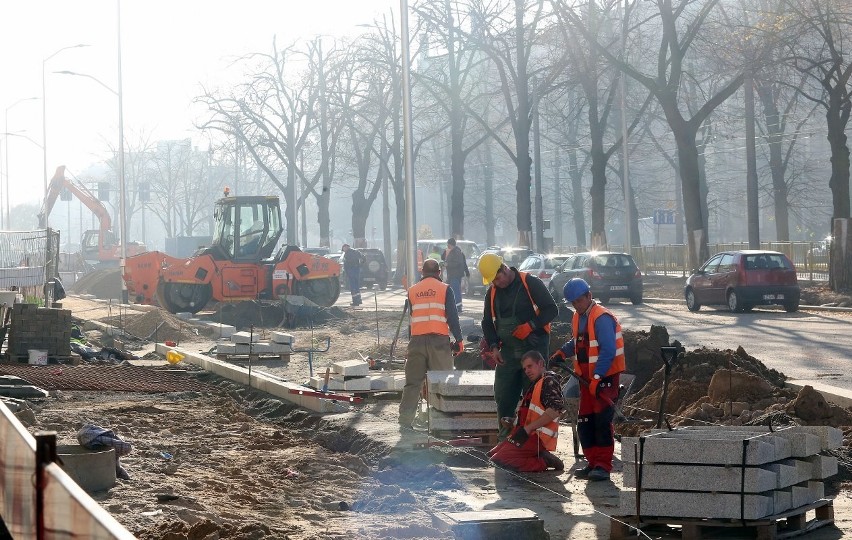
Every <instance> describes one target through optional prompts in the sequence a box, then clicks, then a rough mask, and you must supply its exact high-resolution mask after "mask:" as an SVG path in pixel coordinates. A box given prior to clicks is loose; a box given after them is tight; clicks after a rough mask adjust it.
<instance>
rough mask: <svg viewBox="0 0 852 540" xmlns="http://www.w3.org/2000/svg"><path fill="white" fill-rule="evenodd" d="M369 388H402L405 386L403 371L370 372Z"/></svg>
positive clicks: (394, 389)
mask: <svg viewBox="0 0 852 540" xmlns="http://www.w3.org/2000/svg"><path fill="white" fill-rule="evenodd" d="M369 379H370V390H388V391H397V390H402V389H403V387H404V386H405V373H403V372H398V371H397V372H391V371H389V372H385V373H377V374H370V376H369Z"/></svg>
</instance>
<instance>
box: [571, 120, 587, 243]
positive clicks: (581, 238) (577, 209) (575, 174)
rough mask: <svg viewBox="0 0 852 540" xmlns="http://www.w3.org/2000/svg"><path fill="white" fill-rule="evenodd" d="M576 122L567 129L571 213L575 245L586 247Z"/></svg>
mask: <svg viewBox="0 0 852 540" xmlns="http://www.w3.org/2000/svg"><path fill="white" fill-rule="evenodd" d="M577 124H578V122H574V123H572V125H571V127H570V128H569V129H568V148H569V150H568V174H569V175H570V177H571V195H572V197H571V199H572V200H571V213H572V215H573V218H574V236H575V238H576V239H577V247H578V248H585V247H586V218H585V205H584V204H583V171H581V170H580V160H579V159H577V148H578V147H579V143H578V142H577Z"/></svg>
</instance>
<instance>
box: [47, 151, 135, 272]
mask: <svg viewBox="0 0 852 540" xmlns="http://www.w3.org/2000/svg"><path fill="white" fill-rule="evenodd" d="M63 189H67V190H68V191H70V192H71V193H72V194H73V195H75V196H76V197H77V199H79V200H80V202H81V203H83V204H85V205H86V207H87V208H88V209H89V210H91V211H92V213H94V214H95V215H96V216H97V217H98V222H99V223H100V226H99V228H97V229H92V230H88V231H85V232H84V233H83V238H82V239H81V241H80V252H81V254H82V256H83V259H84V260H85V261H97V263H98V264H99V265H101V266H118V262H119V260H120V259H121V244H120V243H119V241H118V239H117V238H116V235H115V233H114V232H113V231H112V219H111V218H110V217H109V212H107V209H106V207H104V205H103V203H102V202H101V201H99V200H98V198H97V197H95V196H94V195H93V194H92V192H91V191H89V190H88V189H86V188H85V187H84V186H82V185H78V184H76V183H74V182H72V181H71V180H69V179H67V178H65V166H64V165H60V166H59V167H57V168H56V173H55V174H54V175H53V178H51V179H50V184H48V186H47V195H46V196H45V198H44V204H43V205H42V207H41V211H40V212H39V214H38V225H39V227H40V228H42V229H45V228H47V219H48V218H49V217H50V212H51V210H53V205H54V204H55V203H56V199H57V198H58V197H59V194H60V193H61V192H62V190H63ZM143 251H145V245H144V244H142V243H140V242H128V244H127V255H137V254H139V253H142V252H143Z"/></svg>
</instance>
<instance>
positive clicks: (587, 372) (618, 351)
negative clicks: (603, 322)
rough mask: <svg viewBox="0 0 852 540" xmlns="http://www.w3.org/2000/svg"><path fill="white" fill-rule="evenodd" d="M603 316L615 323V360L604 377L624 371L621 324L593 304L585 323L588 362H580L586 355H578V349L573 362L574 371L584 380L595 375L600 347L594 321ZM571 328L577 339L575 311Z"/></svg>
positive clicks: (606, 310) (578, 321) (599, 306)
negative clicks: (607, 316) (610, 318)
mask: <svg viewBox="0 0 852 540" xmlns="http://www.w3.org/2000/svg"><path fill="white" fill-rule="evenodd" d="M604 314H607V315H609V316H610V317H612V318H613V320H614V321H615V358H613V359H612V364H611V365H610V366H609V370H607V372H606V375H605V377H609V376H610V375H615V374H616V373H621V372H622V371H624V370H625V362H624V336H623V335H622V333H621V323H619V322H618V318H616V316H615V315H613V314H612V312H611V311H609V310H608V309H607V308H605V307H603V306H602V305H600V304H597V303H595V304H592V307H591V309H589V318H588V321H587V322H586V334H587V336H588V341H587V345H586V349H587V353H588V355H587V356H588V362H583V361H582V360H583V358H581V356H586V355H582V354H580V353H581V351H580V350H579V349H578V350H577V353H578V354H577V359H576V360H574V371H576V372H577V373H578V374H580V375H581V376H583V377H586V378H591V377H592V375H594V373H595V365H596V364H597V362H598V356H599V355H600V345H599V344H598V340H597V337H596V336H595V321H596V320H597V319H598V317H600V316H601V315H604ZM571 327H572V329H573V335H574V337H575V338H579V337H580V335H579V331H580V314H579V313H577V312H576V311H575V312H574V318H573V319H572V321H571ZM576 341H579V340H575V342H576Z"/></svg>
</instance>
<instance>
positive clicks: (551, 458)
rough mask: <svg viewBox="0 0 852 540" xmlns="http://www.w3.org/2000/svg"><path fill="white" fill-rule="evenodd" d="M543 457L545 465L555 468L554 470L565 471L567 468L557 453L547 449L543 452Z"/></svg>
mask: <svg viewBox="0 0 852 540" xmlns="http://www.w3.org/2000/svg"><path fill="white" fill-rule="evenodd" d="M541 458H542V459H543V460H544V463H545V465H547V467H548V468H549V469H553V470H554V471H564V470H565V464H564V463H562V460H561V459H559V458H558V457H556V454H554V453H552V452H548V451H547V450H545V451H544V452H543V453H542V454H541Z"/></svg>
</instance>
